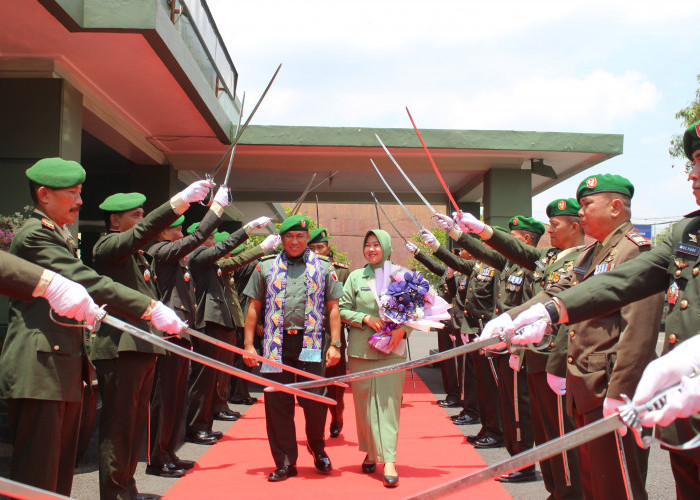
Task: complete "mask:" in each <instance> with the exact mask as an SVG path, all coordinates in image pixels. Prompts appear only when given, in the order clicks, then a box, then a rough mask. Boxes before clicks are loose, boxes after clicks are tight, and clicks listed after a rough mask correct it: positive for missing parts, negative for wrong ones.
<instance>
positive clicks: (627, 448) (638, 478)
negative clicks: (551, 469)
mask: <svg viewBox="0 0 700 500" xmlns="http://www.w3.org/2000/svg"><path fill="white" fill-rule="evenodd" d="M574 412H575V414H574V419H575V421H576V427H577V428H581V427H583V426H585V425H588V424H590V423H592V422H595V421H596V420H600V419H601V418H603V408H602V407H601V408H596V409H595V410H592V411H589V412H587V413H584V414H581V413H578V412H577V411H576V409H575V408H574ZM616 441H617V437H616V433H613V432H611V433H609V434H606V435H604V436H601V437H599V438H597V439H594V440H593V441H589V442H588V443H585V444H583V445H581V446H579V448H578V458H579V468H580V470H581V486H582V488H583V497H584V498H587V499H594V500H603V499H610V500H619V499H620V498H627V495H626V493H625V480H624V476H623V472H622V466H621V461H620V456H619V454H618V451H617V444H616ZM622 441H623V448H624V453H625V458H626V463H627V472H628V473H629V476H628V478H629V481H630V485H631V491H630V495H632V498H634V499H635V500H645V499H646V498H647V492H646V489H645V483H646V479H647V465H648V459H649V450H644V449H642V448H640V447H639V446H637V444H636V443H635V440H634V436H633V435H632V433H631V432H628V433H627V435H626V436H625V437H624V438H622ZM696 498H697V497H696Z"/></svg>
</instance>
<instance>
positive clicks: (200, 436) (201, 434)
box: [185, 431, 219, 444]
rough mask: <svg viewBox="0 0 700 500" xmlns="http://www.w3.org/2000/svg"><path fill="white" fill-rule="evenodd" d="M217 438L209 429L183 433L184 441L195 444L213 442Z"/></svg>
mask: <svg viewBox="0 0 700 500" xmlns="http://www.w3.org/2000/svg"><path fill="white" fill-rule="evenodd" d="M218 440H219V438H217V437H215V436H213V435H212V434H210V433H209V431H195V432H188V433H187V434H186V435H185V441H187V442H188V443H195V444H214V443H216V442H217V441H218Z"/></svg>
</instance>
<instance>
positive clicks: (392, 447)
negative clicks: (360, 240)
mask: <svg viewBox="0 0 700 500" xmlns="http://www.w3.org/2000/svg"><path fill="white" fill-rule="evenodd" d="M363 253H364V256H365V259H366V260H367V262H368V264H367V265H366V266H365V267H363V268H362V269H357V270H355V271H353V272H351V273H350V275H349V276H348V280H347V281H346V282H345V286H344V287H343V297H342V298H341V299H340V317H341V318H342V320H343V322H344V323H347V324H348V329H349V332H348V364H349V367H350V373H355V372H360V371H364V370H369V369H372V368H378V367H382V366H388V365H393V364H395V363H400V362H402V361H404V360H405V355H401V356H399V355H397V354H394V353H393V352H390V353H389V354H385V353H383V352H381V351H378V350H375V349H372V348H371V347H370V345H369V343H368V339H369V338H370V337H371V336H372V335H374V333H375V332H379V331H381V329H382V327H383V326H384V321H383V320H381V319H380V318H379V306H378V305H377V301H376V300H375V298H374V294H373V292H372V291H371V289H370V286H369V281H370V280H374V270H375V269H377V268H380V267H382V266H383V265H384V262H385V261H387V260H388V259H389V257H391V236H389V233H387V232H386V231H382V230H381V229H373V230H371V231H368V232H367V234H366V235H365V239H364V252H363ZM405 334H406V332H405V330H404V329H403V328H397V329H395V330H392V331H391V337H392V339H391V344H390V346H391V347H392V351H393V348H395V347H396V346H397V345H398V344H399V342H400V341H401V339H403V338H404V336H405ZM404 375H405V373H404V372H403V371H400V372H397V373H392V374H389V375H383V376H381V377H374V378H369V379H365V380H358V381H355V382H352V395H353V399H354V401H355V418H356V421H357V436H358V441H359V445H360V451H364V452H366V453H367V456H366V457H365V460H364V461H363V462H362V472H364V473H366V474H371V473H373V472H374V471H375V470H376V464H377V462H383V463H384V486H386V487H389V488H391V487H395V486H397V485H398V484H399V475H398V473H397V472H396V464H395V462H396V441H397V438H398V432H399V410H400V409H401V395H402V392H403V385H404Z"/></svg>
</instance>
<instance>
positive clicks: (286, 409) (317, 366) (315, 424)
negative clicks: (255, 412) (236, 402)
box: [262, 333, 327, 468]
mask: <svg viewBox="0 0 700 500" xmlns="http://www.w3.org/2000/svg"><path fill="white" fill-rule="evenodd" d="M289 337H299V350H298V351H296V352H297V353H298V352H300V351H301V337H302V336H301V335H288V334H287V333H285V334H284V344H283V350H284V353H285V355H284V356H283V357H282V362H283V363H284V364H285V365H289V366H293V367H295V368H299V369H300V370H304V371H306V372H309V373H313V374H316V375H323V374H324V366H323V365H324V364H323V363H310V362H305V361H299V359H297V358H298V356H299V355H298V354H296V356H286V354H288V353H289V354H292V353H293V352H294V350H295V349H288V344H290V343H292V342H293V341H292V342H288V339H289ZM262 375H263V376H264V377H267V378H269V379H270V380H274V381H277V382H281V383H283V384H291V383H293V382H301V381H304V380H308V379H307V378H306V377H302V376H299V375H296V374H294V373H290V372H287V371H284V372H281V373H262ZM307 390H308V392H312V393H314V394H324V392H325V390H326V388H325V387H314V388H312V389H307ZM294 398H295V396H294V395H293V394H288V393H286V392H281V391H277V392H266V393H265V424H266V427H267V439H268V441H269V443H270V451H271V452H272V458H273V460H274V461H275V466H276V467H277V468H280V467H283V466H285V465H296V463H297V457H298V454H299V453H298V450H297V434H296V426H295V425H294ZM297 401H298V402H299V406H301V408H302V410H303V411H304V418H305V420H306V426H305V430H306V440H307V442H308V443H309V447H310V448H311V450H312V451H313V452H314V453H321V452H322V451H324V450H325V441H324V432H325V427H326V413H327V411H326V405H325V404H323V403H319V402H317V401H312V400H310V399H307V398H301V397H297Z"/></svg>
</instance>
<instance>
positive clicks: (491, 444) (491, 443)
mask: <svg viewBox="0 0 700 500" xmlns="http://www.w3.org/2000/svg"><path fill="white" fill-rule="evenodd" d="M472 445H473V446H474V448H479V449H484V448H501V447H502V446H503V439H496V438H495V437H493V436H482V437H481V438H479V439H477V440H476V441H474V442H473V443H472Z"/></svg>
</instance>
